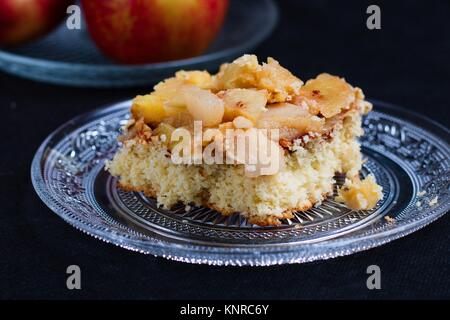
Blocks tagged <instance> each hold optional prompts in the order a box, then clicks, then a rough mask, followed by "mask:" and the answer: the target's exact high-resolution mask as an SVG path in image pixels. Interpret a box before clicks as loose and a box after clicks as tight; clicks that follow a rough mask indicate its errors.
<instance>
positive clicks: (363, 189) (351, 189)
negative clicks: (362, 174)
mask: <svg viewBox="0 0 450 320" xmlns="http://www.w3.org/2000/svg"><path fill="white" fill-rule="evenodd" d="M382 191H383V188H382V187H381V186H380V185H378V184H377V182H376V181H375V177H374V176H373V175H368V176H367V177H366V178H365V179H363V180H360V179H359V178H356V179H353V180H349V179H346V180H345V184H344V185H343V186H342V188H340V189H339V190H338V196H337V197H336V198H335V200H336V201H338V202H342V203H345V205H346V206H347V207H348V208H350V209H353V210H370V209H372V208H374V207H375V206H376V205H377V202H378V201H379V200H380V199H382V198H383V192H382Z"/></svg>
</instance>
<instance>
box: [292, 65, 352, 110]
mask: <svg viewBox="0 0 450 320" xmlns="http://www.w3.org/2000/svg"><path fill="white" fill-rule="evenodd" d="M300 97H304V98H306V99H307V100H310V103H309V104H311V105H314V108H313V110H312V111H313V113H315V114H318V113H320V114H322V115H323V116H324V117H325V118H331V117H333V116H335V115H337V114H338V113H340V112H341V110H342V109H343V108H346V107H348V106H349V105H350V104H351V103H352V102H353V101H354V100H355V93H354V90H353V88H352V87H351V86H350V85H349V84H348V83H347V82H345V80H344V79H341V78H339V77H336V76H332V75H330V74H327V73H323V74H321V75H319V76H318V77H317V78H316V79H312V80H309V81H307V82H306V84H305V85H304V86H303V87H302V88H301V89H300Z"/></svg>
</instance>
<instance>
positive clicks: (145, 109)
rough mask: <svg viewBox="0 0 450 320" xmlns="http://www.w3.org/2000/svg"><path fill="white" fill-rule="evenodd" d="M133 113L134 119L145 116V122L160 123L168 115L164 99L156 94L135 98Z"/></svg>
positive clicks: (132, 107)
mask: <svg viewBox="0 0 450 320" xmlns="http://www.w3.org/2000/svg"><path fill="white" fill-rule="evenodd" d="M131 114H132V115H133V118H134V119H140V118H144V122H145V123H158V122H161V121H162V120H163V119H164V118H165V117H166V116H167V114H166V111H165V109H164V101H163V99H162V98H161V97H159V96H157V95H154V94H147V95H145V96H137V97H136V98H134V100H133V104H132V106H131Z"/></svg>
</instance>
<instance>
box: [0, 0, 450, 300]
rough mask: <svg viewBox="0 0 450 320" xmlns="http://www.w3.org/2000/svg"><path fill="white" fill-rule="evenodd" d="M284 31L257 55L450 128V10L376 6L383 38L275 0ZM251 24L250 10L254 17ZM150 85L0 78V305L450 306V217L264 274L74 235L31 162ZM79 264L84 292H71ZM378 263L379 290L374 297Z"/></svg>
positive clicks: (308, 5)
mask: <svg viewBox="0 0 450 320" xmlns="http://www.w3.org/2000/svg"><path fill="white" fill-rule="evenodd" d="M278 3H279V6H280V9H281V16H280V23H279V25H278V27H277V29H276V30H275V32H274V34H273V35H272V37H271V38H270V39H268V40H267V41H266V42H265V43H264V44H262V45H261V46H260V47H259V48H258V49H256V50H255V53H256V54H258V56H260V57H266V56H273V57H275V58H277V59H278V60H279V61H280V62H281V63H282V64H283V65H284V66H286V67H287V68H289V69H290V70H292V71H293V72H294V73H295V74H297V75H299V76H300V77H301V78H302V79H308V78H310V77H313V76H315V75H316V74H318V73H319V72H322V71H327V72H330V73H334V74H338V75H341V76H344V77H345V78H346V79H347V80H348V81H349V82H350V83H352V84H355V85H358V86H359V87H361V88H363V89H364V91H365V93H366V95H367V96H368V97H369V98H375V99H380V100H384V101H388V102H391V103H394V104H398V105H401V106H404V107H406V108H408V109H411V110H414V111H417V112H420V113H422V114H425V115H427V116H429V117H430V118H432V119H434V120H437V121H439V122H440V123H441V124H443V125H445V126H447V127H448V126H449V113H450V110H449V103H448V96H449V89H450V63H449V57H450V41H449V40H450V39H449V36H450V32H449V31H450V26H449V17H450V2H449V1H445V0H442V1H437V0H435V1H398V0H391V1H374V3H376V4H378V5H380V7H381V10H382V29H381V30H375V31H369V30H368V29H367V28H366V18H367V14H366V8H367V6H368V5H369V4H372V3H369V2H367V1H337V0H334V1H331V0H328V1H326V0H315V1H306V0H297V1H293V0H292V1H284V0H281V1H279V2H278ZM249 15H251V12H249ZM150 88H151V86H148V87H147V88H135V89H126V90H116V89H115V90H106V89H103V90H97V89H76V88H67V87H58V86H50V85H45V84H40V83H36V82H31V81H27V80H22V79H18V78H15V77H12V76H9V75H6V74H1V73H0V108H1V117H2V118H1V120H2V125H3V128H6V130H5V129H3V132H4V134H3V137H2V138H1V149H0V150H1V151H0V152H1V157H0V210H1V214H0V297H1V298H114V299H116V298H118V299H128V298H141V299H160V298H164V299H172V298H177V299H207V298H210V299H211V298H212V299H220V298H224V299H228V298H234V299H239V298H247V299H251V298H253V299H258V298H263V299H265V298H267V299H297V298H320V299H325V298H328V299H330V298H331V299H334V298H363V299H364V298H450V245H449V243H450V219H449V217H447V216H444V217H443V218H441V219H440V220H438V221H437V222H435V223H433V224H432V225H430V226H428V227H426V228H425V229H423V230H420V231H418V232H416V233H414V234H412V235H409V236H407V237H405V238H403V239H399V240H396V241H394V242H392V243H390V244H387V245H384V246H382V247H379V248H375V249H372V250H370V251H367V252H362V253H358V254H355V255H352V256H347V257H343V258H338V259H334V260H328V261H322V262H314V263H309V264H305V265H288V266H275V267H266V268H250V267H210V266H199V265H189V264H182V263H177V262H172V261H167V260H164V259H162V258H154V257H151V256H146V255H141V254H138V253H134V252H129V251H126V250H124V249H120V248H118V247H115V246H114V245H110V244H105V243H103V242H101V241H98V240H96V239H94V238H91V237H89V236H87V235H85V234H83V233H81V232H80V231H77V230H75V229H74V228H72V227H71V226H69V225H68V224H66V223H65V222H63V221H62V220H61V219H60V218H58V217H57V216H56V215H55V214H54V213H52V212H51V211H50V209H48V208H47V207H46V206H45V205H44V204H43V203H42V202H41V201H40V200H39V198H38V197H37V195H36V194H35V193H34V190H33V187H32V186H31V182H30V174H29V171H30V164H31V159H32V156H33V154H34V152H35V151H36V149H37V148H38V146H39V144H40V143H41V142H42V141H43V140H44V138H45V137H46V136H47V135H48V134H49V133H50V132H51V131H53V130H54V129H55V128H56V127H57V126H59V125H60V124H61V123H63V122H65V121H67V120H69V119H70V118H72V117H73V116H75V115H78V114H80V113H82V112H86V111H89V110H91V109H93V108H96V107H99V106H101V105H104V104H108V103H112V102H116V101H118V100H123V99H128V98H131V97H133V96H134V95H136V94H138V93H142V92H147V91H150ZM71 264H77V265H79V266H80V267H81V270H82V290H80V291H69V290H67V289H66V285H65V281H66V274H65V270H66V268H67V266H68V265H71ZM371 264H376V265H379V266H380V268H381V271H382V289H381V290H378V291H370V290H368V289H367V288H366V278H367V274H366V268H367V266H369V265H371Z"/></svg>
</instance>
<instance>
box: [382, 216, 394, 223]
mask: <svg viewBox="0 0 450 320" xmlns="http://www.w3.org/2000/svg"><path fill="white" fill-rule="evenodd" d="M384 220H386V221H387V222H389V223H393V222H395V219H394V218H391V217H390V216H384Z"/></svg>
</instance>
